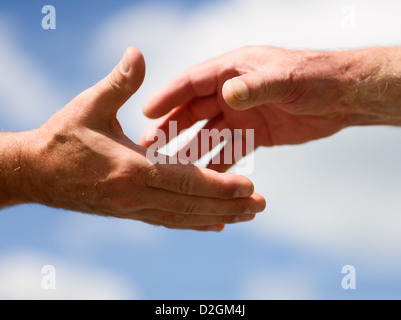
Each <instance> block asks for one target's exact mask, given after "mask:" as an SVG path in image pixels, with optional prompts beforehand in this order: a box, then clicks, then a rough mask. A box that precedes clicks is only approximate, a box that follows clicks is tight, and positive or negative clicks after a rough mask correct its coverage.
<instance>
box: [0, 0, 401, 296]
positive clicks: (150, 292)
mask: <svg viewBox="0 0 401 320" xmlns="http://www.w3.org/2000/svg"><path fill="white" fill-rule="evenodd" d="M46 4H51V5H53V6H54V7H55V8H56V13H57V15H56V19H57V28H56V30H46V31H45V30H43V29H42V28H41V19H42V17H43V15H42V14H41V8H42V7H43V6H44V5H46ZM350 6H351V9H352V8H353V9H354V10H355V12H354V13H355V16H354V18H355V21H354V22H355V25H354V26H352V28H348V25H346V24H345V22H346V21H347V20H345V18H347V16H346V15H347V14H349V10H348V11H347V8H348V9H349V8H350ZM399 9H401V8H400V4H398V3H397V1H395V0H394V1H389V0H387V1H381V2H380V5H379V4H377V3H375V1H345V2H341V1H340V2H339V1H327V2H325V3H324V5H323V4H321V1H317V0H309V1H304V2H294V1H273V0H269V1H258V0H232V1H231V0H225V1H224V0H221V1H184V0H182V1H181V0H176V1H170V2H168V3H166V2H162V1H139V0H138V1H84V2H82V1H81V2H78V1H61V0H54V1H36V0H35V1H21V0H18V1H7V2H4V1H3V2H2V3H1V4H0V43H1V48H2V49H1V50H0V51H1V52H0V127H1V129H3V130H10V131H17V130H28V129H31V128H36V127H37V126H39V125H41V124H42V123H44V122H45V121H46V120H47V119H48V118H49V117H50V116H51V115H52V114H53V113H54V112H56V111H57V110H59V109H60V108H62V107H63V106H64V105H65V104H66V103H67V102H68V101H69V100H71V99H72V98H73V97H74V96H75V95H76V94H78V93H79V92H80V91H82V90H84V89H86V88H87V87H89V86H91V85H92V84H94V83H95V82H97V81H98V80H100V78H101V77H103V76H105V75H106V74H107V73H108V72H109V71H110V70H111V68H112V67H113V66H114V65H115V64H116V63H117V62H118V61H119V58H120V56H121V55H122V53H123V52H124V49H125V48H126V47H127V46H128V45H132V46H137V47H138V48H139V49H140V50H141V51H142V52H143V53H144V56H145V60H146V63H147V70H148V72H147V75H146V79H145V82H144V85H143V87H142V88H141V89H140V90H139V91H138V94H137V95H136V96H135V97H133V98H132V99H131V100H130V101H129V102H128V103H127V104H126V105H125V106H124V107H123V109H122V110H121V112H120V114H119V117H120V121H121V123H122V125H123V127H124V129H125V131H126V133H127V135H128V136H130V137H131V138H132V139H133V140H134V141H136V140H137V139H138V138H139V135H140V133H141V132H142V131H143V130H144V129H145V128H146V127H147V125H148V124H150V123H151V121H150V120H149V119H146V118H145V117H144V116H143V115H142V114H141V106H142V104H143V103H144V102H145V101H146V99H147V98H148V97H149V95H150V94H151V93H152V92H153V91H154V90H156V89H157V88H158V87H159V86H160V85H162V84H163V83H165V82H166V81H168V80H169V79H170V78H171V77H172V76H174V75H175V74H177V73H179V72H181V71H183V70H184V69H186V68H187V67H190V66H192V65H194V64H197V63H200V62H202V61H204V60H205V59H208V58H211V57H214V56H216V55H219V54H222V53H224V52H226V51H229V50H231V49H235V48H238V47H241V46H243V45H248V44H252V45H277V46H284V47H290V48H300V49H302V48H312V49H344V48H354V47H364V46H373V45H399V44H400V43H399V37H398V33H399V32H398V31H399V30H400V29H401V23H400V22H399V18H398V16H397V12H399ZM395 31H397V32H395ZM397 41H398V42H397ZM400 142H401V138H400V131H399V129H398V128H385V127H376V128H352V129H347V130H345V131H344V132H341V133H340V134H338V135H336V136H334V137H331V138H328V139H324V140H322V141H318V142H313V143H310V144H307V145H303V146H295V147H280V148H273V149H265V150H258V151H257V152H256V157H255V170H254V173H253V174H251V175H250V178H251V179H252V180H253V181H254V182H255V186H256V190H257V191H258V192H259V193H261V194H263V195H264V196H265V197H266V198H267V201H268V205H267V209H266V211H265V212H264V213H262V214H261V215H260V216H259V217H258V218H257V219H255V220H254V221H253V222H250V223H246V224H238V225H233V226H228V227H227V228H226V230H225V231H224V232H222V233H220V234H212V233H197V232H191V231H174V230H166V229H163V228H156V227H153V226H148V225H146V224H143V223H140V222H135V221H126V220H116V219H108V218H103V217H96V216H89V215H84V214H81V213H75V212H67V211H64V210H56V209H51V208H46V207H43V206H39V205H24V206H18V207H13V208H8V209H6V210H3V211H2V212H1V214H0V241H1V242H0V243H1V244H0V298H5V299H13V298H40V299H42V298H43V299H47V298H50V299H52V298H56V299H57V298H67V299H68V298H84V299H85V298H87V299H88V298H89V299H104V298H111V299H279V298H289V299H398V298H399V297H400V296H401V274H400V273H399V267H400V265H401V251H400V249H399V248H400V244H401V237H400V236H399V232H398V230H399V229H400V227H401V219H400V217H401V215H400V213H401V201H400V197H399V194H400V191H401V183H400V182H399V181H400V179H399V177H400V174H401V169H400V168H399V163H400V156H401V153H400V151H399V145H400ZM44 265H53V266H54V267H55V269H56V271H57V278H56V279H57V288H56V289H55V290H44V289H43V288H42V287H41V279H42V278H43V274H41V268H42V267H43V266H44ZM344 265H353V266H355V268H356V272H357V289H356V290H351V291H345V290H343V288H342V286H341V280H342V277H343V276H344V275H342V274H341V269H342V267H343V266H344Z"/></svg>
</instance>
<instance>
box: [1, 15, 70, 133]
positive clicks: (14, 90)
mask: <svg viewBox="0 0 401 320" xmlns="http://www.w3.org/2000/svg"><path fill="white" fill-rule="evenodd" d="M12 26H13V23H12V20H10V19H8V18H7V17H5V16H0V43H1V50H0V70H1V74H0V105H2V107H1V108H0V117H1V118H2V119H1V122H2V123H3V124H4V123H5V122H6V121H8V122H9V124H10V127H11V126H12V127H13V128H18V129H19V130H28V129H34V128H37V127H38V126H40V125H42V124H43V123H44V122H45V121H46V120H47V119H48V118H49V117H50V116H51V115H52V114H53V113H54V112H55V110H57V109H58V108H60V107H61V106H62V105H63V104H62V103H63V99H62V98H61V95H60V94H59V92H58V89H57V88H56V87H55V86H54V84H53V83H52V81H51V79H50V78H49V75H48V74H46V73H45V72H44V71H43V70H42V69H41V68H40V67H39V66H38V65H37V63H36V62H35V61H34V60H33V59H32V57H30V55H29V54H28V53H27V52H26V50H24V48H23V47H22V46H20V45H19V44H18V43H16V41H15V38H16V37H13V28H12ZM1 129H5V130H7V129H8V130H9V129H10V128H9V127H4V128H1Z"/></svg>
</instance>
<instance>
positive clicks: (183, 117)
mask: <svg viewBox="0 0 401 320" xmlns="http://www.w3.org/2000/svg"><path fill="white" fill-rule="evenodd" d="M220 112H221V110H220V108H219V106H218V104H217V98H216V95H211V96H207V97H202V98H195V99H193V100H191V101H190V102H189V103H186V104H184V105H182V106H179V107H177V108H176V109H174V110H172V111H171V112H169V113H168V114H167V115H165V116H163V117H162V118H160V119H159V120H157V121H156V122H154V123H153V124H152V125H151V126H150V127H149V128H148V129H147V130H146V131H145V132H144V133H143V134H142V136H141V138H140V140H139V141H140V144H141V145H143V146H144V147H147V148H148V147H149V146H150V145H152V144H153V142H154V139H155V135H157V132H158V130H161V132H164V134H165V135H166V143H168V142H169V141H171V140H172V139H174V138H175V137H176V136H177V134H179V133H181V132H182V130H185V129H188V128H190V127H192V126H193V125H194V124H196V123H197V122H199V121H202V120H205V119H210V118H214V117H216V116H217V115H219V114H220ZM171 122H174V123H173V124H174V125H176V127H175V131H174V130H172V129H174V128H172V124H171Z"/></svg>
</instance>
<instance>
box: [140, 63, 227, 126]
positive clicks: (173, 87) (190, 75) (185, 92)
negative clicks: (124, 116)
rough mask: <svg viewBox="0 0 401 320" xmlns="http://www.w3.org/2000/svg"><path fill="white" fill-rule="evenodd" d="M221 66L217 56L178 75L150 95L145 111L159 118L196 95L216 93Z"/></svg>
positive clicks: (148, 114)
mask: <svg viewBox="0 0 401 320" xmlns="http://www.w3.org/2000/svg"><path fill="white" fill-rule="evenodd" d="M219 67H220V59H217V58H216V59H213V60H210V61H207V62H204V63H202V64H200V65H198V66H196V67H193V68H191V69H189V70H187V71H185V72H183V73H182V74H180V75H178V76H176V77H175V78H173V80H171V81H170V82H169V83H168V84H166V85H165V86H163V87H162V88H160V89H159V90H158V91H156V92H155V93H154V94H153V95H152V96H151V97H150V99H149V100H148V101H147V103H146V104H145V105H144V106H143V113H144V114H145V115H146V116H147V117H149V118H152V119H155V118H159V117H161V116H163V115H165V114H167V113H168V112H170V111H171V110H172V109H174V108H175V107H178V106H180V105H182V104H184V103H186V102H188V101H190V100H192V99H193V98H195V97H205V96H209V95H212V94H214V93H216V90H217V87H218V74H219Z"/></svg>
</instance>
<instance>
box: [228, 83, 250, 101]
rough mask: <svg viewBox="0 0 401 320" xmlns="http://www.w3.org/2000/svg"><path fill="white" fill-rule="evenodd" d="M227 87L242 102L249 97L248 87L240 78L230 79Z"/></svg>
mask: <svg viewBox="0 0 401 320" xmlns="http://www.w3.org/2000/svg"><path fill="white" fill-rule="evenodd" d="M228 87H229V89H230V90H231V92H232V93H233V94H234V96H235V97H236V98H237V100H238V101H241V102H243V101H246V100H248V99H249V95H250V92H249V88H248V86H247V85H246V84H245V82H244V81H242V80H240V79H233V80H230V81H229V83H228Z"/></svg>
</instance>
